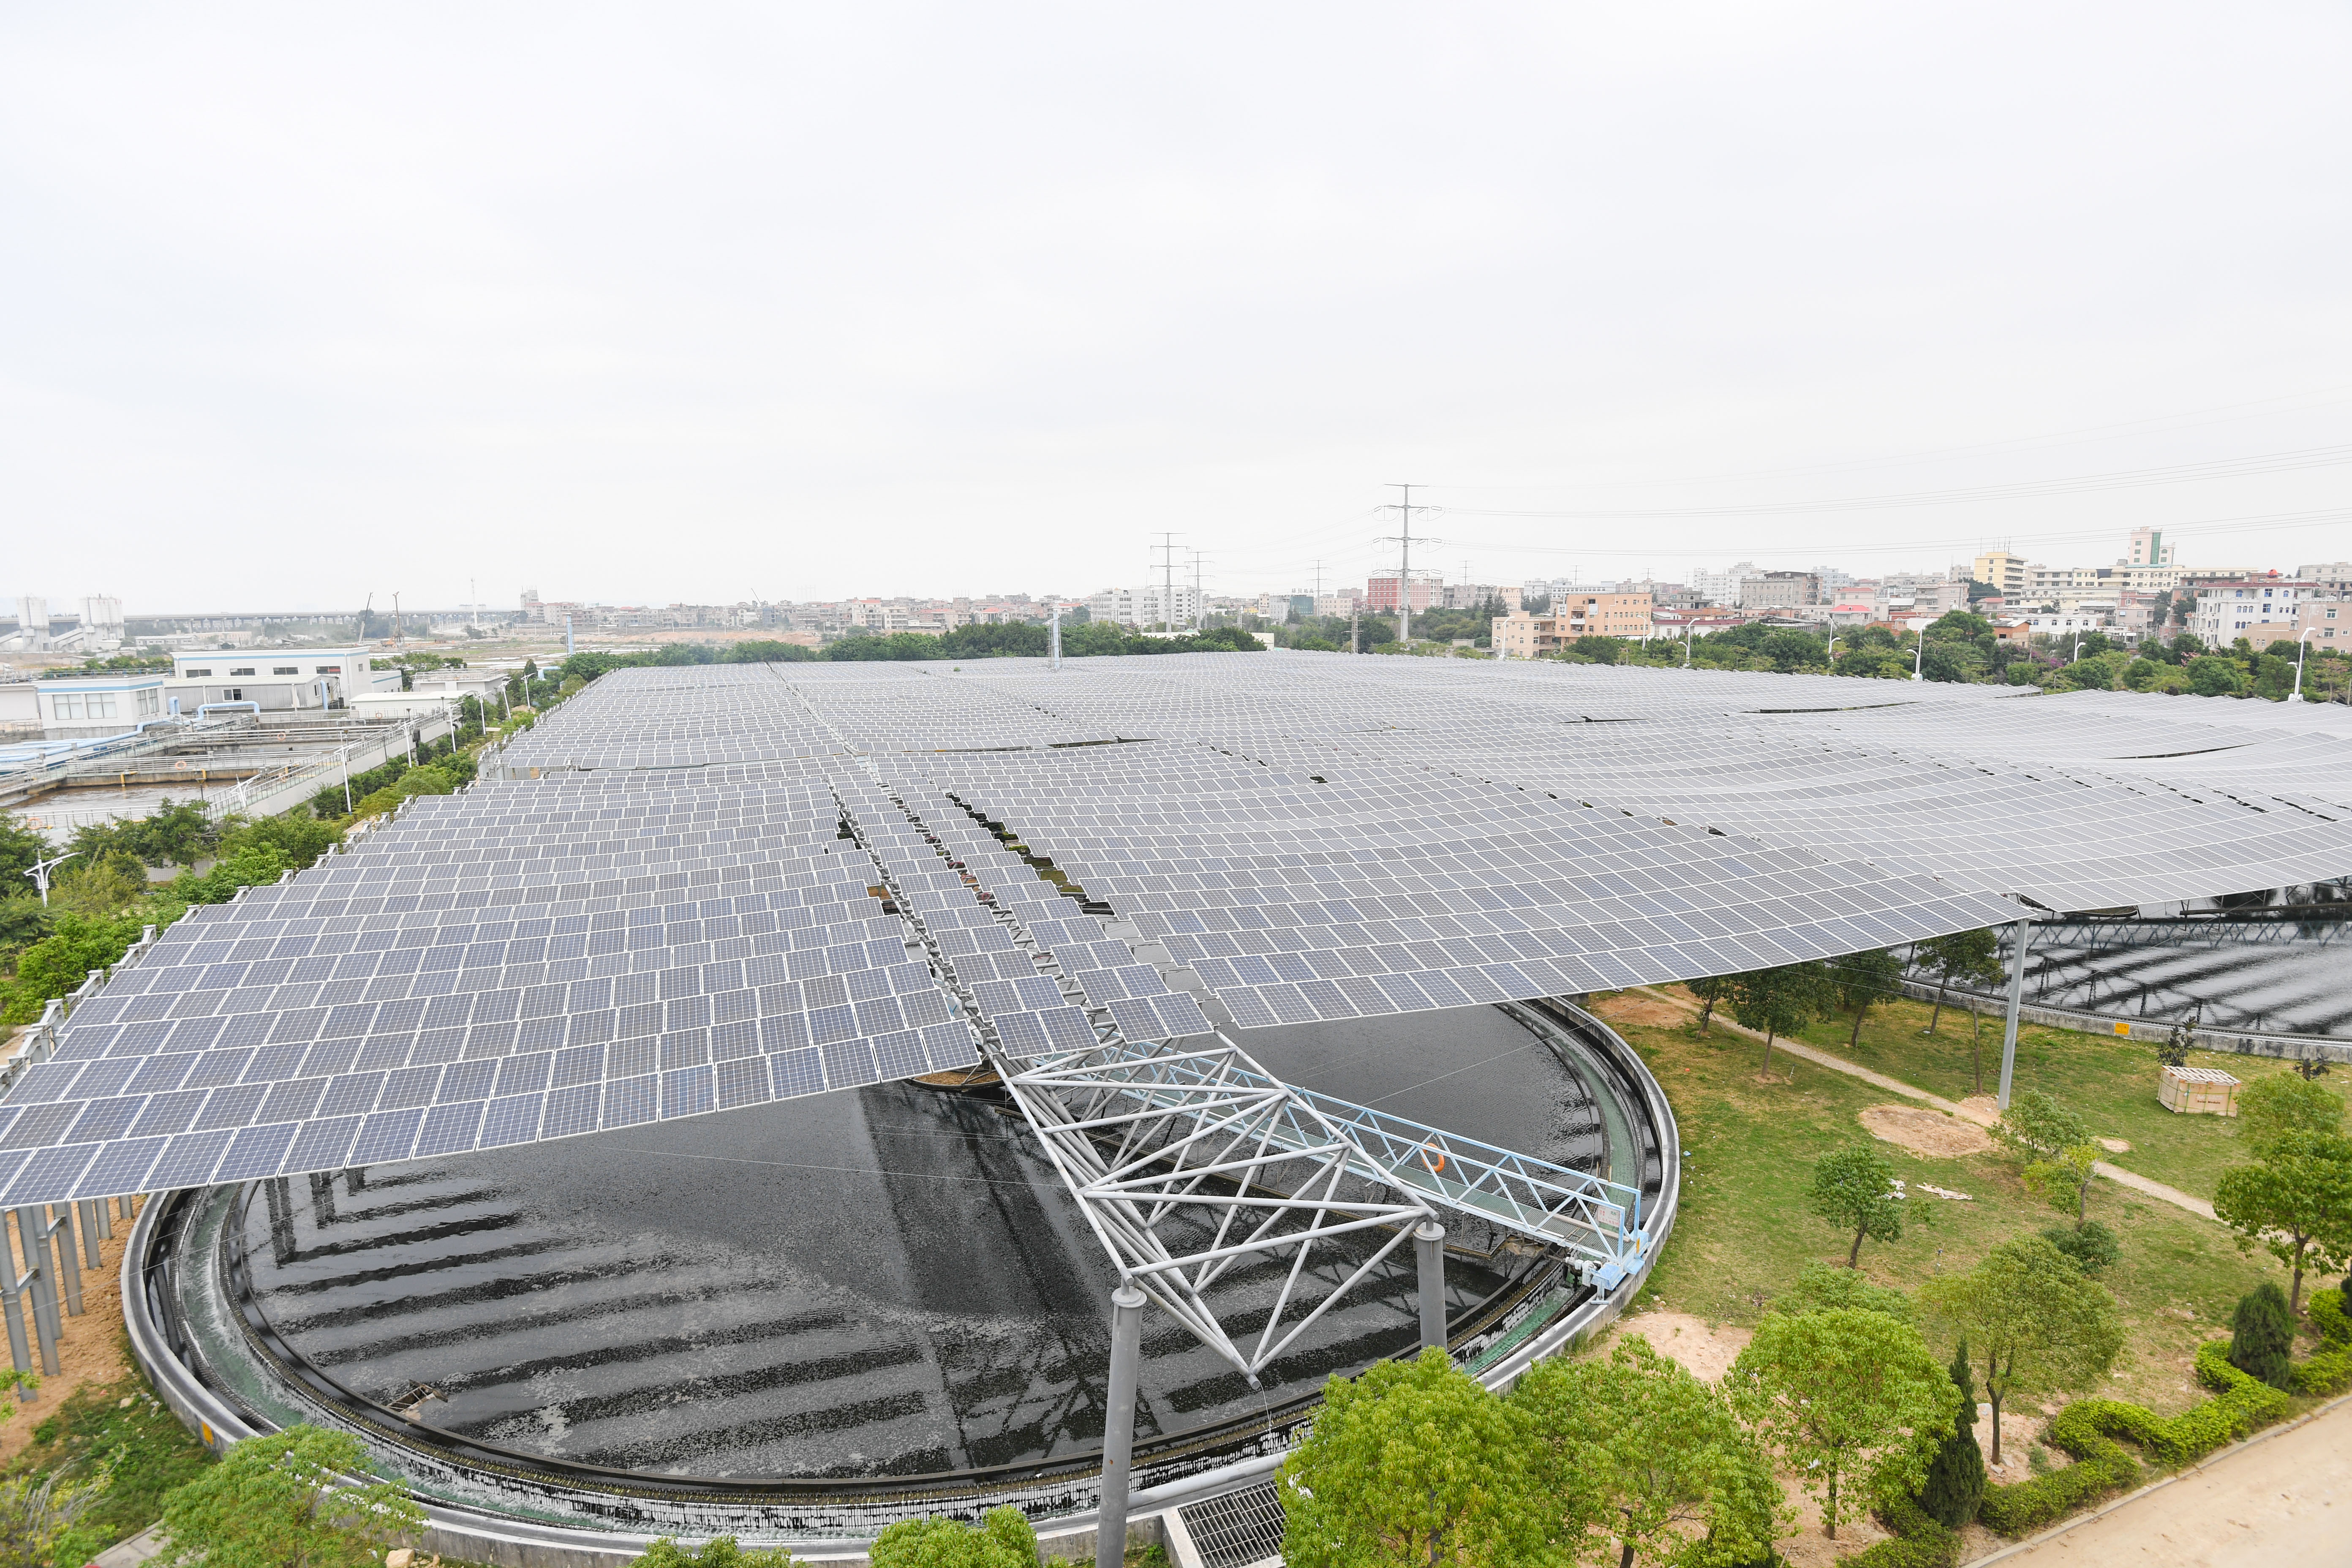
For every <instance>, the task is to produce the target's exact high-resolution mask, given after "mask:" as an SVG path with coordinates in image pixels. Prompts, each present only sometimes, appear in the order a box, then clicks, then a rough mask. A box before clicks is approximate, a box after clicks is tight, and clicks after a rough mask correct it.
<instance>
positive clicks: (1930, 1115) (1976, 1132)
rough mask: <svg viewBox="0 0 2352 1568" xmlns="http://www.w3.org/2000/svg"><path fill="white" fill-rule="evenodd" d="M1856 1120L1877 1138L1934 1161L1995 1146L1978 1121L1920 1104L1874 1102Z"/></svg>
mask: <svg viewBox="0 0 2352 1568" xmlns="http://www.w3.org/2000/svg"><path fill="white" fill-rule="evenodd" d="M1854 1120H1855V1121H1859V1122H1861V1123H1862V1124H1863V1126H1864V1127H1865V1128H1867V1129H1868V1130H1869V1131H1870V1135H1871V1136H1872V1137H1873V1138H1876V1139H1879V1140H1880V1141H1882V1142H1887V1143H1897V1144H1900V1145H1902V1146H1903V1147H1904V1148H1906V1149H1908V1150H1910V1151H1911V1152H1913V1153H1914V1154H1925V1155H1927V1157H1928V1158H1929V1159H1931V1160H1950V1159H1957V1158H1958V1157H1959V1156H1960V1155H1963V1154H1981V1153H1983V1152H1985V1151H1986V1150H1988V1149H1990V1148H1991V1147H1992V1140H1991V1139H1990V1138H1989V1137H1987V1136H1986V1135H1985V1131H1984V1129H1983V1128H1981V1127H1979V1126H1978V1125H1977V1124H1976V1123H1974V1122H1972V1121H1961V1120H1959V1119H1958V1117H1954V1116H1947V1115H1945V1114H1944V1113H1943V1112H1942V1111H1940V1110H1928V1109H1927V1107H1925V1106H1920V1105H1874V1106H1872V1107H1870V1108H1869V1109H1868V1110H1864V1111H1861V1112H1859V1113H1858V1114H1857V1115H1856V1116H1855V1118H1854Z"/></svg>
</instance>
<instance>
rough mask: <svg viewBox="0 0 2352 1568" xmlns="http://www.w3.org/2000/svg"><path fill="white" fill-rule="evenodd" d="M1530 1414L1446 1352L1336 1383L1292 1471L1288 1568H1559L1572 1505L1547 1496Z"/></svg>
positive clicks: (1572, 1523) (1286, 1485)
mask: <svg viewBox="0 0 2352 1568" xmlns="http://www.w3.org/2000/svg"><path fill="white" fill-rule="evenodd" d="M1531 1455H1532V1445H1531V1443H1530V1440H1529V1436H1528V1418H1527V1414H1526V1412H1525V1411H1523V1410H1522V1409H1520V1408H1519V1407H1518V1405H1516V1404H1515V1403H1510V1402H1506V1401H1504V1400H1501V1399H1497V1398H1496V1396H1495V1395H1494V1394H1489V1393H1488V1392H1487V1391H1486V1389H1485V1388H1483V1387H1482V1386H1480V1385H1479V1384H1478V1382H1477V1380H1476V1379H1475V1378H1473V1377H1471V1376H1469V1375H1468V1374H1467V1373H1462V1372H1459V1371H1456V1370H1455V1369H1454V1364H1453V1363H1452V1362H1450V1361H1448V1360H1447V1359H1446V1357H1445V1354H1444V1352H1442V1351H1438V1350H1427V1351H1423V1352H1422V1353H1421V1356H1420V1358H1419V1359H1418V1360H1415V1361H1410V1362H1382V1363H1380V1364H1379V1365H1377V1366H1374V1367H1372V1368H1371V1369H1370V1371H1368V1372H1366V1373H1364V1374H1363V1375H1362V1376H1361V1377H1358V1378H1355V1379H1352V1380H1349V1379H1343V1378H1337V1377H1335V1378H1333V1379H1332V1380H1331V1381H1330V1383H1329V1384H1328V1387H1327V1390H1326V1393H1325V1394H1324V1403H1323V1408H1322V1409H1321V1410H1320V1411H1319V1412H1318V1413H1317V1415H1316V1416H1315V1425H1314V1427H1313V1429H1312V1430H1311V1431H1309V1432H1308V1434H1307V1440H1306V1441H1305V1442H1303V1443H1301V1444H1300V1445H1299V1446H1298V1447H1297V1449H1295V1450H1294V1451H1293V1452H1292V1453H1291V1456H1290V1458H1287V1459H1286V1460H1285V1461H1284V1462H1283V1467H1282V1484H1281V1486H1280V1488H1279V1494H1280V1496H1281V1499H1282V1513H1283V1537H1282V1560H1283V1562H1284V1563H1286V1564H1287V1565H1288V1568H1391V1565H1392V1568H1454V1565H1459V1568H1519V1565H1535V1564H1551V1563H1558V1562H1559V1561H1561V1559H1562V1556H1563V1553H1562V1552H1560V1551H1559V1549H1558V1547H1557V1545H1556V1542H1557V1540H1558V1538H1559V1537H1560V1536H1561V1535H1562V1534H1563V1532H1566V1533H1568V1534H1570V1536H1571V1537H1572V1536H1577V1535H1581V1534H1582V1533H1583V1530H1582V1521H1581V1520H1570V1519H1565V1518H1563V1517H1562V1516H1561V1514H1560V1513H1559V1507H1558V1504H1559V1502H1560V1500H1547V1499H1546V1498H1545V1497H1544V1496H1543V1494H1542V1492H1541V1491H1540V1489H1538V1485H1537V1484H1536V1476H1537V1472H1536V1468H1535V1466H1534V1463H1533V1461H1532V1458H1531Z"/></svg>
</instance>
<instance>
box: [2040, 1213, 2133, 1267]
mask: <svg viewBox="0 0 2352 1568" xmlns="http://www.w3.org/2000/svg"><path fill="white" fill-rule="evenodd" d="M2042 1235H2043V1236H2045V1237H2049V1238H2050V1245H2051V1246H2053V1247H2056V1248H2057V1249H2058V1250H2059V1251H2061V1252H2063V1253H2064V1254H2065V1255H2066V1256H2067V1257H2069V1258H2073V1259H2074V1267H2075V1268H2080V1269H2081V1270H2082V1271H2083V1272H2084V1273H2085V1274H2094V1275H2095V1274H2098V1273H2100V1272H2102V1271H2103V1270H2105V1269H2107V1268H2113V1267H2115V1262H2116V1258H2120V1257H2122V1256H2123V1249H2122V1248H2121V1247H2118V1246H2117V1245H2116V1233H2115V1232H2114V1231H2111V1230H2109V1229H2108V1228H2107V1227H2106V1226H2103V1225H2101V1224H2100V1223H2099V1222H2098V1221H2097V1220H2095V1219H2090V1220H2084V1222H2083V1223H2082V1224H2081V1225H2080V1226H2075V1227H2073V1228H2069V1227H2067V1226H2051V1227H2050V1228H2049V1229H2048V1230H2045V1231H2043V1232H2042Z"/></svg>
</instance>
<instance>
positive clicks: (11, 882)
mask: <svg viewBox="0 0 2352 1568" xmlns="http://www.w3.org/2000/svg"><path fill="white" fill-rule="evenodd" d="M49 853H50V851H49V841H48V840H47V839H46V838H44V837H41V836H40V835H39V834H37V833H36V832H34V831H33V830H32V829H31V828H29V827H26V826H20V825H19V824H18V823H17V821H16V818H15V817H13V816H8V815H7V814H6V813H5V812H0V889H5V890H6V891H7V892H15V891H16V889H19V888H29V887H31V886H32V885H33V881H32V879H31V878H30V877H28V876H26V872H28V871H30V870H31V869H32V868H33V863H34V862H35V861H36V860H46V859H47V858H49Z"/></svg>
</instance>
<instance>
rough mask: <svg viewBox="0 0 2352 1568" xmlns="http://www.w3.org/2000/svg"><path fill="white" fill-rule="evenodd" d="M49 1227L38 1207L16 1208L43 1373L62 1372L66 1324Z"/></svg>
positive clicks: (52, 1374)
mask: <svg viewBox="0 0 2352 1568" xmlns="http://www.w3.org/2000/svg"><path fill="white" fill-rule="evenodd" d="M46 1231H47V1226H45V1225H43V1224H42V1223H41V1217H40V1215H39V1213H38V1211H37V1210H34V1209H29V1208H22V1209H18V1210H17V1211H16V1241H17V1245H18V1246H20V1247H23V1248H24V1253H25V1277H26V1296H27V1297H28V1298H29V1300H30V1301H31V1304H32V1308H33V1338H34V1339H35V1340H36V1341H37V1342H39V1345H40V1351H41V1372H42V1373H43V1375H45V1376H48V1377H55V1376H56V1375H57V1374H58V1335H59V1334H61V1333H63V1332H64V1331H65V1325H64V1324H63V1323H61V1322H59V1321H58V1288H57V1267H58V1266H57V1262H56V1259H55V1258H52V1257H50V1256H47V1254H48V1252H49V1238H48V1237H47V1234H45V1233H46Z"/></svg>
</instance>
